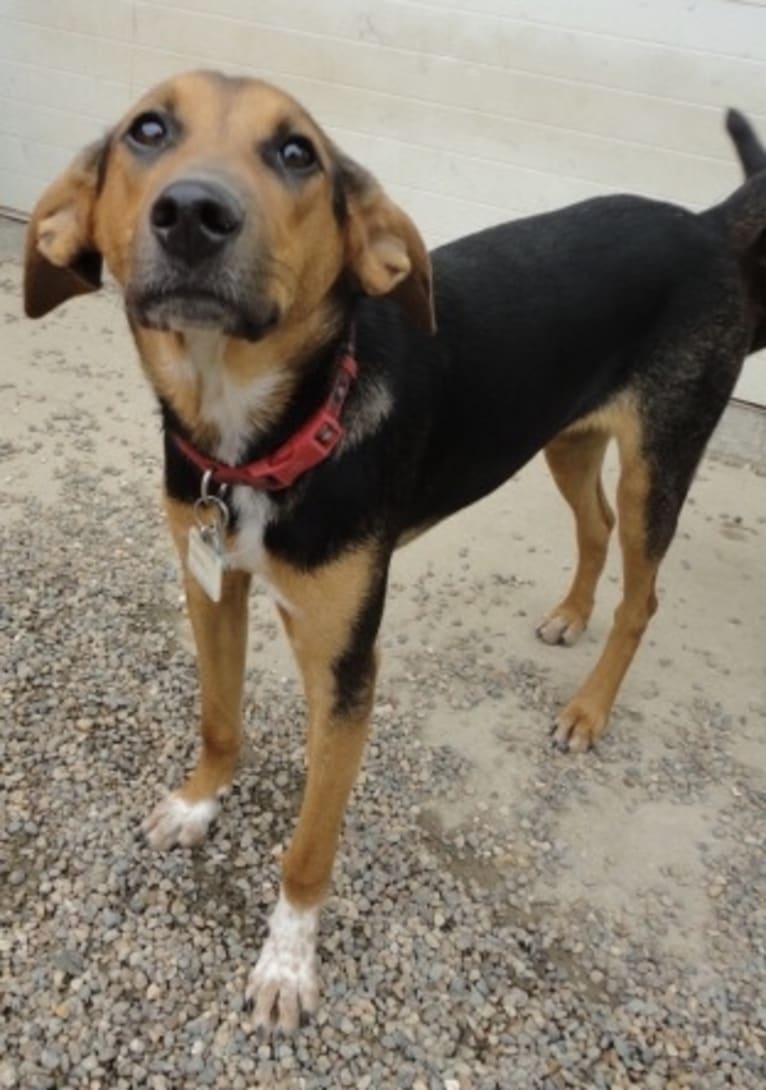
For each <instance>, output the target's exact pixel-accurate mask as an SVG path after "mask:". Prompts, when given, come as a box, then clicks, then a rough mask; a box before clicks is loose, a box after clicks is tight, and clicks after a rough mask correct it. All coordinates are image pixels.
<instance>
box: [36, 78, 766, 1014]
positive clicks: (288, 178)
mask: <svg viewBox="0 0 766 1090" xmlns="http://www.w3.org/2000/svg"><path fill="white" fill-rule="evenodd" d="M765 226H766V180H761V179H755V180H754V181H752V182H750V183H749V184H748V185H746V186H744V187H743V188H742V189H740V190H738V191H737V192H736V193H735V194H734V195H733V196H732V197H730V198H729V199H728V200H727V201H725V202H724V203H723V204H721V205H719V206H718V207H716V208H713V209H711V210H710V211H708V212H705V213H703V214H701V215H694V214H692V213H690V212H687V211H685V210H684V209H682V208H677V207H674V206H671V205H668V204H661V203H658V202H655V201H650V200H642V199H638V198H634V197H626V196H620V197H608V198H603V199H597V200H591V201H586V202H585V203H582V204H578V205H575V206H573V207H571V208H567V209H564V210H562V211H559V212H555V213H552V214H550V215H541V216H535V217H533V218H531V219H527V220H522V221H519V222H516V223H510V224H506V225H504V226H500V227H495V228H492V229H490V230H487V231H483V232H481V233H480V234H477V235H474V236H472V237H469V238H464V239H461V240H460V241H458V242H454V243H451V244H449V245H447V246H443V247H441V248H440V249H438V250H437V251H436V252H435V253H433V255H432V256H431V259H430V260H429V256H428V254H427V252H426V249H425V247H424V245H423V242H422V241H421V239H420V237H419V235H418V233H417V231H416V229H415V227H414V226H413V224H412V223H411V222H410V220H409V219H408V218H407V216H406V215H405V214H404V213H403V212H402V211H401V210H400V209H399V208H397V207H396V205H394V204H393V203H392V202H391V201H390V200H389V199H388V198H387V197H386V195H385V193H384V192H383V190H382V189H381V188H380V186H379V185H378V184H377V182H376V181H375V180H374V179H373V178H372V177H371V176H370V175H369V174H368V173H367V172H366V171H365V170H363V169H362V168H361V167H359V166H358V165H357V164H356V163H354V162H352V161H351V160H349V159H348V158H347V157H345V156H344V155H343V154H341V153H340V151H339V150H338V148H337V147H335V146H334V144H333V143H332V142H331V141H330V140H329V139H328V138H327V136H326V135H325V134H324V133H323V132H322V130H321V129H320V128H319V127H318V126H317V124H316V123H315V122H314V121H313V120H312V118H311V117H310V116H309V115H308V114H307V113H306V112H305V111H304V110H303V109H302V108H301V107H300V106H299V105H298V104H297V103H296V102H295V101H293V100H292V99H291V98H289V97H288V96H286V95H285V94H282V93H281V92H279V91H277V90H275V89H274V88H272V87H270V86H267V85H266V84H263V83H259V82H255V81H249V80H242V79H229V78H225V77H222V76H219V75H215V74H211V73H194V74H190V75H186V76H182V77H179V78H177V79H173V80H171V81H169V82H167V83H165V84H163V85H162V86H160V87H158V88H157V89H156V90H153V91H151V92H150V93H149V94H147V95H145V96H144V98H143V99H142V100H141V101H140V102H139V103H138V105H137V106H136V107H135V108H134V109H133V110H131V111H130V113H129V114H128V115H127V117H125V119H124V120H123V121H121V122H120V123H119V124H118V125H117V126H116V127H115V128H114V129H113V130H112V132H110V133H109V134H108V136H107V137H106V138H105V139H104V140H102V141H101V142H100V143H98V144H97V145H94V146H93V147H91V148H89V149H87V150H86V151H85V152H84V153H83V154H82V155H81V156H80V158H79V159H78V160H77V161H76V162H75V164H74V165H73V166H72V167H71V169H70V170H69V171H68V172H67V173H66V174H65V175H64V176H63V177H62V178H61V179H59V181H57V182H56V183H55V184H54V185H53V186H52V187H51V188H50V189H49V190H48V191H47V192H46V193H45V195H44V196H43V197H42V199H41V201H40V203H39V205H38V207H37V209H36V210H35V213H34V217H33V220H32V224H31V227H30V230H29V240H28V250H27V265H26V288H25V290H26V307H27V312H28V313H29V314H30V315H31V316H32V317H37V316H39V315H42V314H45V313H46V312H47V311H49V310H50V309H51V308H53V307H55V306H56V305H57V304H59V303H61V302H63V301H64V300H65V299H67V298H69V297H70V296H72V295H75V294H77V293H80V292H84V291H91V290H93V289H95V288H96V287H98V285H99V282H100V272H101V262H102V258H103V259H104V260H105V261H106V263H107V265H108V267H109V269H110V270H111V272H112V273H113V275H114V277H115V278H116V280H117V281H118V283H119V284H120V286H121V287H122V290H123V292H124V296H125V302H126V307H127V313H128V319H129V322H130V326H131V329H132V332H133V335H134V337H135V341H136V344H137V346H138V351H139V353H140V357H141V361H142V363H143V367H144V369H145V371H146V373H147V375H148V377H149V380H150V382H151V383H152V385H153V387H154V389H155V390H156V393H157V396H158V398H159V401H160V404H161V406H162V412H163V418H164V425H165V427H164V435H165V464H166V490H167V512H168V517H169V520H170V525H171V529H172V532H173V535H174V538H175V541H176V544H177V546H178V550H179V552H180V555H181V557H182V560H183V564H184V570H185V582H186V594H187V601H188V606H189V611H190V614H191V621H192V625H193V629H194V635H195V639H196V644H197V650H198V658H199V674H200V679H201V686H202V750H201V754H200V758H199V763H198V765H197V767H196V768H195V770H194V771H193V772H192V774H191V776H190V777H189V779H188V780H187V781H186V783H185V784H184V785H183V786H182V787H180V788H179V789H178V790H177V791H175V792H174V793H172V794H171V795H170V796H169V797H168V798H167V799H166V800H165V801H164V802H162V803H161V804H160V806H159V807H158V808H157V809H156V810H155V812H154V813H153V814H152V815H151V816H150V818H149V819H148V822H147V825H146V828H147V832H148V836H149V839H150V841H151V842H152V843H153V844H155V845H157V846H160V847H168V846H170V845H172V844H174V843H180V844H191V843H194V842H195V841H197V840H199V839H201V838H202V836H204V834H205V832H206V830H207V827H208V824H209V822H210V820H211V819H212V817H213V816H214V814H215V812H216V807H217V798H218V796H219V795H220V794H221V793H222V792H223V791H224V790H225V789H226V787H227V786H228V785H229V784H230V782H231V779H232V776H233V774H234V769H235V764H236V761H237V754H238V752H239V748H240V737H241V722H240V718H241V712H240V707H241V697H242V685H243V673H244V664H245V641H246V631H247V596H248V586H249V583H250V579H251V575H253V574H255V575H257V576H258V577H259V578H260V579H262V580H263V581H264V582H265V584H266V585H267V587H268V588H270V590H271V592H272V594H273V597H274V599H275V601H276V604H277V607H278V609H279V613H280V615H281V617H282V620H283V622H284V627H285V629H286V632H287V636H288V638H289V640H290V642H291V644H292V647H293V649H294V652H295V656H296V659H297V662H298V665H299V668H300V671H301V673H302V677H303V681H304V684H305V690H306V696H307V698H308V704H309V719H310V722H309V733H308V765H309V767H308V779H307V783H306V789H305V796H304V799H303V803H302V806H301V810H300V817H299V819H298V825H297V828H296V830H295V833H294V836H293V838H292V842H291V844H290V847H289V849H288V851H287V852H286V854H285V856H284V859H283V878H282V887H281V893H280V898H279V901H278V904H277V907H276V909H275V911H274V913H273V915H272V917H271V920H270V926H269V935H268V938H267V940H266V943H265V946H264V948H263V951H262V953H261V955H260V958H259V960H258V962H257V965H256V967H255V969H254V971H253V974H252V976H251V982H250V990H251V994H252V996H253V998H254V1001H255V1010H256V1018H257V1020H258V1021H260V1022H262V1023H270V1022H276V1023H277V1024H278V1025H280V1026H283V1027H289V1026H293V1025H295V1024H296V1022H297V1021H298V1018H299V1015H300V1012H301V1010H302V1009H311V1008H312V1007H313V1006H314V1005H315V1003H316V999H317V980H316V968H315V936H316V929H317V921H318V915H319V905H320V903H321V901H322V899H323V897H324V896H325V894H326V891H327V888H328V884H329V881H330V875H331V870H332V865H333V859H334V856H335V852H336V847H337V842H338V837H339V833H340V829H341V823H342V820H343V813H344V808H345V805H346V801H347V799H348V795H349V792H350V790H351V787H352V785H353V783H354V779H355V777H356V774H357V770H358V767H359V763H360V760H361V756H362V750H363V747H364V743H365V738H366V735H367V727H368V720H369V717H370V709H371V706H372V700H373V687H374V682H375V671H376V652H375V643H376V635H377V631H378V625H379V622H380V618H381V612H382V610H383V603H384V598H385V593H386V578H387V574H388V568H389V560H390V557H391V554H392V552H393V550H394V549H395V548H396V547H397V545H399V544H401V543H403V542H405V541H407V540H408V539H410V538H412V537H413V536H415V535H417V534H418V533H420V532H421V531H423V530H425V529H426V528H428V527H429V526H431V525H433V524H434V523H436V522H438V521H439V520H440V519H442V518H444V517H445V516H447V515H450V514H452V513H453V512H455V511H457V510H458V509H460V508H461V507H464V506H466V505H467V504H470V503H472V502H474V501H475V500H477V499H479V498H480V497H481V496H484V495H486V494H487V493H488V492H491V491H492V490H493V489H494V488H497V486H498V485H500V484H502V483H503V482H504V481H505V480H507V479H508V478H509V477H510V476H511V475H512V474H513V473H515V472H516V470H517V469H519V468H520V467H521V466H522V465H524V463H525V462H526V461H528V459H530V458H531V457H532V456H533V455H534V454H535V453H536V452H537V451H539V450H541V449H543V448H544V449H545V453H546V456H547V459H548V462H549V464H550V466H551V469H552V471H553V475H554V477H555V479H556V481H557V483H558V485H559V487H560V489H561V491H562V492H563V494H564V496H565V498H566V499H567V501H568V503H569V504H570V505H571V507H572V509H573V511H574V514H575V517H576V522H577V540H578V547H579V561H578V566H577V571H576V575H575V578H574V582H573V584H572V586H571V588H570V590H569V593H568V594H567V595H566V597H565V598H564V600H563V601H562V602H561V604H560V605H559V606H557V607H556V608H555V609H554V610H553V611H552V612H551V614H550V615H549V616H548V617H547V619H546V620H545V621H544V622H543V623H542V625H541V627H540V634H541V636H542V638H543V639H545V640H547V641H549V642H554V641H562V642H565V643H570V642H572V641H573V640H574V639H575V638H576V637H577V636H578V635H579V633H580V632H581V631H582V630H583V628H584V627H585V625H586V623H587V621H588V617H589V614H590V612H591V608H592V605H593V597H594V590H595V586H596V582H597V580H598V577H599V574H600V572H601V569H602V566H603V563H604V558H605V555H606V549H607V540H608V537H609V532H610V530H611V528H612V523H613V521H614V520H613V515H612V512H611V510H610V508H609V506H608V504H607V502H606V499H605V497H604V493H603V490H602V486H601V482H600V470H601V463H602V459H603V457H604V451H605V449H606V446H607V443H608V442H609V440H610V438H611V437H614V438H616V440H617V444H618V446H619V452H620V459H621V475H620V480H619V488H618V494H617V510H618V516H619V534H620V542H621V545H622V551H623V558H624V596H623V600H622V603H621V604H620V606H619V608H618V609H617V612H616V615H615V619H614V625H613V628H612V630H611V632H610V634H609V638H608V641H607V644H606V647H605V649H604V651H603V654H602V656H601V658H600V659H599V661H598V663H597V665H596V667H595V669H594V670H593V672H592V673H591V674H590V676H589V677H588V678H587V679H586V681H585V682H584V684H583V685H582V687H581V688H580V690H579V691H578V692H577V694H576V695H575V696H574V697H573V698H572V700H571V701H570V702H569V704H568V705H567V706H566V708H565V709H564V711H563V712H562V714H561V716H560V718H559V721H558V723H557V725H556V727H555V740H556V741H557V743H558V744H559V745H561V746H562V747H564V748H566V747H569V748H570V749H574V750H581V749H584V748H586V747H587V746H589V745H591V744H592V743H593V742H594V741H595V740H596V739H597V738H598V737H599V736H600V735H601V733H602V731H603V730H604V727H605V725H606V722H607V718H608V715H609V711H610V708H611V706H612V703H613V700H614V698H615V694H616V692H617V689H618V687H619V685H620V682H621V681H622V678H623V676H624V674H625V671H626V670H627V668H628V666H629V664H630V661H631V659H632V658H633V655H634V653H635V651H636V648H637V646H638V644H639V641H640V639H641V636H642V633H643V632H644V629H645V628H646V625H647V622H648V621H649V618H650V617H651V615H652V613H653V612H654V610H655V608H656V597H655V580H656V576H657V569H658V566H659V564H660V561H661V559H662V556H663V554H664V552H665V550H666V549H667V547H668V545H669V544H670V541H671V539H672V537H673V533H674V530H675V527H676V520H677V518H678V513H679V510H680V508H681V505H682V503H683V500H684V497H685V495H686V491H687V489H688V487H689V483H690V481H691V478H692V475H693V473H694V470H695V467H696V465H697V463H698V461H699V458H700V456H701V454H702V450H703V447H704V445H705V442H706V440H707V439H708V437H709V435H710V433H711V431H712V429H713V426H714V425H715V423H716V421H717V419H718V417H719V415H720V414H721V411H722V409H723V407H724V404H725V402H726V399H727V397H728V396H729V394H730V392H731V389H732V387H733V385H734V382H735V379H736V377H737V375H738V373H739V370H740V366H741V364H742V361H743V358H744V356H745V354H746V353H747V351H748V349H749V347H750V345H751V342H752V339H753V335H754V330H755V329H757V328H758V324H759V322H760V321H761V317H762V313H763V311H762V305H763V302H764V299H766V295H765V294H764V283H763V278H762V273H761V269H762V262H763V260H764V255H765V254H766V242H765V241H764V227H765ZM196 501H199V502H196ZM198 518H199V519H201V520H202V521H206V526H205V528H203V529H202V530H201V531H200V530H199V529H198V528H197V520H198Z"/></svg>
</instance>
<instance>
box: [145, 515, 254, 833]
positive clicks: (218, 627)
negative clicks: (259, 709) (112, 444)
mask: <svg viewBox="0 0 766 1090" xmlns="http://www.w3.org/2000/svg"><path fill="white" fill-rule="evenodd" d="M167 510H168V517H169V520H170V526H171V530H172V532H173V537H174V539H175V542H176V546H177V548H178V551H179V554H180V555H181V561H182V564H183V567H184V582H185V588H186V606H187V610H188V612H189V618H190V620H191V624H192V630H193V633H194V642H195V644H196V647H197V667H198V671H199V678H200V688H201V693H202V717H201V722H200V732H201V735H202V747H201V750H200V754H199V758H198V760H197V766H196V768H195V769H194V770H193V772H192V773H191V775H190V776H189V777H188V778H187V780H186V782H185V783H184V784H183V785H182V786H181V787H180V788H178V789H177V790H175V791H173V792H171V793H170V794H169V795H167V796H166V797H165V798H164V799H163V800H162V801H161V802H160V803H159V804H158V805H157V806H156V807H155V809H154V810H153V812H152V813H151V814H150V815H149V817H148V818H147V820H146V821H145V822H144V831H145V832H146V835H147V838H148V840H149V842H150V844H152V846H153V847H155V848H170V847H172V846H173V845H174V844H181V845H183V846H185V847H188V846H190V845H192V844H196V843H197V842H198V841H200V840H202V839H203V837H204V836H205V834H206V832H207V829H208V826H209V825H210V822H211V821H212V820H213V818H214V817H215V815H216V813H217V811H218V798H219V796H220V795H221V794H222V793H223V792H224V791H225V790H226V788H228V787H229V785H230V784H231V781H232V778H233V776H234V769H235V767H236V763H237V758H238V756H239V750H240V744H241V736H242V689H243V686H244V677H245V653H246V647H247V599H248V592H249V589H250V575H249V574H248V573H246V572H242V571H227V572H225V573H224V575H223V588H222V595H221V600H220V602H212V601H211V600H210V599H209V598H208V596H207V595H206V593H205V591H204V590H203V589H202V588H201V587H200V586H199V585H198V584H197V583H196V581H195V580H194V578H193V576H191V575H190V574H189V573H188V572H187V571H186V564H185V553H186V540H187V534H188V529H189V526H191V525H193V524H194V516H193V513H192V509H191V507H189V505H188V504H180V503H176V502H175V501H173V500H168V501H167Z"/></svg>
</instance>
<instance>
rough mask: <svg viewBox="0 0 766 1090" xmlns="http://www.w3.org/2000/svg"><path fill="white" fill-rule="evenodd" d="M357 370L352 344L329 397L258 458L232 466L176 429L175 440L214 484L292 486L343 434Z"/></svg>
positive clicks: (273, 488)
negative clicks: (344, 415) (345, 408)
mask: <svg viewBox="0 0 766 1090" xmlns="http://www.w3.org/2000/svg"><path fill="white" fill-rule="evenodd" d="M358 373H359V365H358V363H357V362H356V360H355V359H354V355H353V348H352V347H350V346H349V347H347V348H346V349H345V350H344V351H343V353H342V355H341V358H340V361H339V363H338V365H337V369H336V372H335V380H334V381H333V384H332V389H331V390H330V394H329V396H328V397H327V399H326V401H325V402H324V403H323V404H322V405H321V406H320V407H319V409H318V410H317V411H316V412H315V413H314V415H313V416H311V417H309V419H308V420H307V421H306V423H305V424H304V425H303V427H301V428H299V429H298V431H297V432H296V433H295V434H294V435H293V437H292V438H291V439H288V440H287V442H286V443H283V444H282V446H280V447H277V449H276V450H275V451H274V452H273V453H272V454H269V455H268V456H267V457H265V458H259V459H258V460H257V461H255V462H248V463H247V464H246V465H242V466H230V465H227V464H226V463H225V462H218V461H216V459H215V458H209V457H208V456H207V455H206V454H203V453H202V452H201V451H199V450H197V448H196V447H195V446H193V445H192V444H191V443H190V442H188V440H186V439H182V438H181V436H180V435H176V434H175V433H173V440H174V441H175V444H176V446H177V447H178V449H179V450H180V451H181V453H182V454H184V455H185V457H186V458H187V459H188V460H189V461H190V462H191V463H192V464H193V465H195V466H196V467H197V469H199V470H200V472H202V473H207V472H208V471H209V473H210V480H211V481H212V482H213V483H214V484H230V485H235V484H245V485H248V486H249V487H250V488H260V489H263V490H264V491H267V492H276V491H278V490H279V489H282V488H289V487H290V485H291V484H293V482H294V481H297V479H298V478H299V477H301V476H303V474H304V473H307V472H308V470H309V469H313V468H314V466H317V465H319V463H320V462H323V461H324V460H325V458H329V456H330V455H331V454H332V452H333V451H334V450H335V448H336V447H337V445H338V443H339V442H340V441H341V439H342V438H343V435H344V431H345V429H344V428H343V425H342V424H341V419H340V418H341V414H342V413H343V406H344V404H345V402H346V398H347V396H348V392H349V390H350V389H351V386H352V384H353V382H354V379H355V378H356V376H357V374H358Z"/></svg>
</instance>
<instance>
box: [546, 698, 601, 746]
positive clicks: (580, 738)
mask: <svg viewBox="0 0 766 1090" xmlns="http://www.w3.org/2000/svg"><path fill="white" fill-rule="evenodd" d="M608 717H609V712H608V710H607V711H604V709H603V708H602V707H600V705H598V704H595V703H593V702H592V701H590V700H588V699H587V698H585V697H574V699H573V700H570V701H569V703H568V704H567V706H566V707H565V708H564V710H563V711H562V712H561V714H560V715H559V717H558V719H557V720H556V722H555V724H554V726H553V728H552V730H551V738H552V742H553V745H554V746H556V747H557V748H558V749H560V750H562V752H564V753H585V751H586V750H588V749H590V748H591V746H593V745H595V744H596V742H597V741H598V739H599V738H600V737H601V735H602V734H603V733H604V730H605V729H606V723H607V719H608Z"/></svg>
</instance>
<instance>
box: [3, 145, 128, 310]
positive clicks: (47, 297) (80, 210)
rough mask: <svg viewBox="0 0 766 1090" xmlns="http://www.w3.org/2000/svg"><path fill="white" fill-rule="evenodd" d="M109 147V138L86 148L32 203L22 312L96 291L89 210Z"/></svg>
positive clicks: (97, 257)
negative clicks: (34, 205) (37, 199)
mask: <svg viewBox="0 0 766 1090" xmlns="http://www.w3.org/2000/svg"><path fill="white" fill-rule="evenodd" d="M108 148H109V136H106V137H104V138H103V139H102V140H99V141H97V142H96V143H95V144H90V145H89V146H88V147H87V148H85V150H84V151H82V152H80V154H79V155H78V156H77V158H76V159H75V160H74V162H73V163H72V165H71V166H70V167H69V168H68V170H66V171H65V172H64V174H62V175H61V177H60V178H58V179H57V180H56V181H55V182H54V183H53V184H52V185H51V186H49V188H48V189H46V191H45V193H43V195H42V197H41V198H40V200H39V201H38V202H37V206H36V207H35V210H34V212H33V213H32V220H31V222H30V224H29V228H28V230H27V242H26V255H25V259H24V310H25V311H26V313H27V315H28V316H29V317H30V318H40V317H42V315H43V314H47V313H48V311H49V310H53V308H54V307H57V306H58V305H59V304H60V303H65V302H66V301H67V299H71V298H72V296H73V295H82V294H84V293H85V292H90V291H96V289H97V288H99V287H101V268H102V259H101V254H100V253H99V252H98V250H97V248H96V244H95V240H94V237H93V212H94V208H95V203H96V197H97V195H98V191H99V189H100V184H101V180H102V177H103V171H104V163H105V158H106V154H107V151H108Z"/></svg>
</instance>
